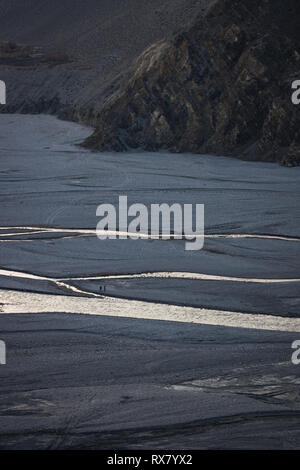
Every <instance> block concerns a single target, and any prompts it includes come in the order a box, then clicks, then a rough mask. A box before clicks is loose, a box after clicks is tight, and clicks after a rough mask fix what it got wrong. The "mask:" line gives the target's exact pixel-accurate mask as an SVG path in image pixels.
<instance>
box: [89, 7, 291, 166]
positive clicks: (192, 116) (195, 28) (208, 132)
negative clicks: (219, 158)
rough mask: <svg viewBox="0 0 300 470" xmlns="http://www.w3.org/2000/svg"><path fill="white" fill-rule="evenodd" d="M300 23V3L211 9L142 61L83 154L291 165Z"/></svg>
mask: <svg viewBox="0 0 300 470" xmlns="http://www.w3.org/2000/svg"><path fill="white" fill-rule="evenodd" d="M299 18H300V2H299V0H286V1H285V2H282V1H281V0H218V1H216V2H215V3H214V4H213V5H212V6H211V8H210V9H209V10H208V12H207V13H206V15H205V16H204V17H203V16H202V17H197V19H195V20H194V22H193V23H192V24H191V25H190V27H188V28H186V30H184V31H182V32H180V33H178V34H176V35H174V36H173V37H171V38H170V39H168V40H165V41H160V42H158V43H156V44H154V45H152V46H151V47H149V48H148V49H147V50H146V51H145V52H144V53H142V54H141V55H140V57H139V58H138V59H137V60H136V61H135V63H134V64H133V65H132V67H131V68H130V69H129V70H128V72H127V73H126V75H125V76H124V77H123V80H122V82H121V84H120V87H119V88H118V90H117V91H115V92H114V93H113V94H112V95H111V96H109V97H108V98H107V99H106V101H105V103H104V106H103V108H102V110H101V113H100V115H99V121H98V123H97V129H96V130H95V132H94V134H93V135H92V136H91V137H90V138H88V139H87V140H86V141H85V143H84V145H86V146H88V147H89V148H93V149H97V150H115V151H122V150H126V149H128V148H141V149H144V150H160V149H167V150H170V151H172V152H195V153H203V152H209V153H214V154H223V155H226V154H230V155H239V156H244V157H245V158H248V159H257V160H261V159H262V160H266V161H281V162H282V163H283V164H290V165H291V164H293V165H295V164H298V163H299V154H300V152H299V149H300V105H299V106H296V105H294V104H292V101H291V95H292V89H291V84H292V82H293V80H296V79H300V32H299V25H298V21H299ZM291 161H292V162H293V163H291ZM288 162H289V163H288Z"/></svg>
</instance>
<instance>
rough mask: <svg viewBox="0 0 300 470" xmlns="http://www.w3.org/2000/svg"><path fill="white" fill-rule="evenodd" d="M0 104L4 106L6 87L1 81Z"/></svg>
mask: <svg viewBox="0 0 300 470" xmlns="http://www.w3.org/2000/svg"><path fill="white" fill-rule="evenodd" d="M0 104H6V85H5V82H4V81H3V80H0Z"/></svg>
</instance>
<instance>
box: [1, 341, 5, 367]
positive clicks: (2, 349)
mask: <svg viewBox="0 0 300 470" xmlns="http://www.w3.org/2000/svg"><path fill="white" fill-rule="evenodd" d="M5 364H6V344H5V342H4V341H2V340H0V365H5Z"/></svg>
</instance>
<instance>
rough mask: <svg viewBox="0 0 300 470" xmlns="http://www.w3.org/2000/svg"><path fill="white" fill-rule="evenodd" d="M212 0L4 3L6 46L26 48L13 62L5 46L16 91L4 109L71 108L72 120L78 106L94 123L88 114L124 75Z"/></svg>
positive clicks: (3, 69)
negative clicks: (7, 43)
mask: <svg viewBox="0 0 300 470" xmlns="http://www.w3.org/2000/svg"><path fill="white" fill-rule="evenodd" d="M207 1H208V0H151V2H149V0H85V1H82V0H51V1H48V0H26V1H23V0H0V46H1V42H2V43H3V42H5V41H11V42H14V43H16V44H17V45H18V48H17V51H16V50H12V54H11V57H9V56H8V54H6V55H5V56H4V57H2V56H1V47H0V79H2V80H5V81H6V83H7V91H8V106H7V108H5V109H4V110H8V111H19V112H20V111H21V112H45V111H50V112H58V111H60V110H62V109H65V108H66V107H67V108H68V110H69V112H68V115H69V116H70V115H71V114H72V113H74V108H76V106H77V105H78V106H79V107H80V108H81V117H83V118H86V117H87V114H88V113H85V111H84V109H87V108H88V109H89V110H90V109H92V110H95V109H97V107H99V106H100V105H101V102H102V99H103V97H104V96H106V95H107V94H108V93H111V91H112V90H113V89H114V88H113V87H112V88H111V86H112V83H114V78H115V76H116V75H118V74H120V73H122V71H123V70H125V69H126V68H128V66H129V65H130V64H131V63H132V61H133V60H134V59H135V58H136V57H138V55H139V54H140V53H141V52H142V51H143V50H144V49H145V48H146V47H147V46H149V45H150V44H152V43H153V42H155V41H158V40H160V39H162V38H163V37H165V36H166V35H168V34H169V33H170V32H172V31H173V30H176V29H178V28H179V27H181V26H182V24H183V23H184V22H186V21H190V20H191V18H193V17H195V16H196V14H197V13H198V12H200V11H201V8H202V5H203V4H205V3H207ZM28 46H30V48H31V50H30V51H29V53H28V55H27V56H24V51H25V50H28ZM18 51H20V54H21V55H20V56H19V57H17V54H16V52H18ZM49 59H50V60H49ZM55 59H57V60H55ZM62 59H65V60H62ZM2 110H3V108H2ZM75 114H76V112H75ZM76 116H77V118H79V117H80V115H79V113H78V114H77V115H76Z"/></svg>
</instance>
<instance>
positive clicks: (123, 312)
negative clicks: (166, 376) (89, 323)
mask: <svg viewBox="0 0 300 470" xmlns="http://www.w3.org/2000/svg"><path fill="white" fill-rule="evenodd" d="M0 297H1V301H2V303H3V306H2V313H3V314H5V313H8V314H14V313H19V314H20V313H24V314H25V313H26V314H30V313H31V314H39V313H66V314H70V313H72V314H86V315H99V316H105V317H120V318H131V319H139V320H158V321H166V322H178V323H190V324H199V325H209V326H218V327H232V328H243V329H255V330H269V331H282V332H291V333H300V318H284V317H278V316H272V315H261V314H246V313H240V312H228V311H223V310H213V309H201V308H195V307H182V306H177V305H166V304H159V303H154V302H143V301H138V300H126V299H117V298H103V299H102V300H101V301H99V299H96V298H78V297H74V296H73V297H72V296H70V297H68V296H59V295H48V294H37V293H30V292H18V291H9V290H5V291H1V290H0ZM0 315H1V313H0ZM170 326H171V325H170ZM132 328H134V325H132Z"/></svg>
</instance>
